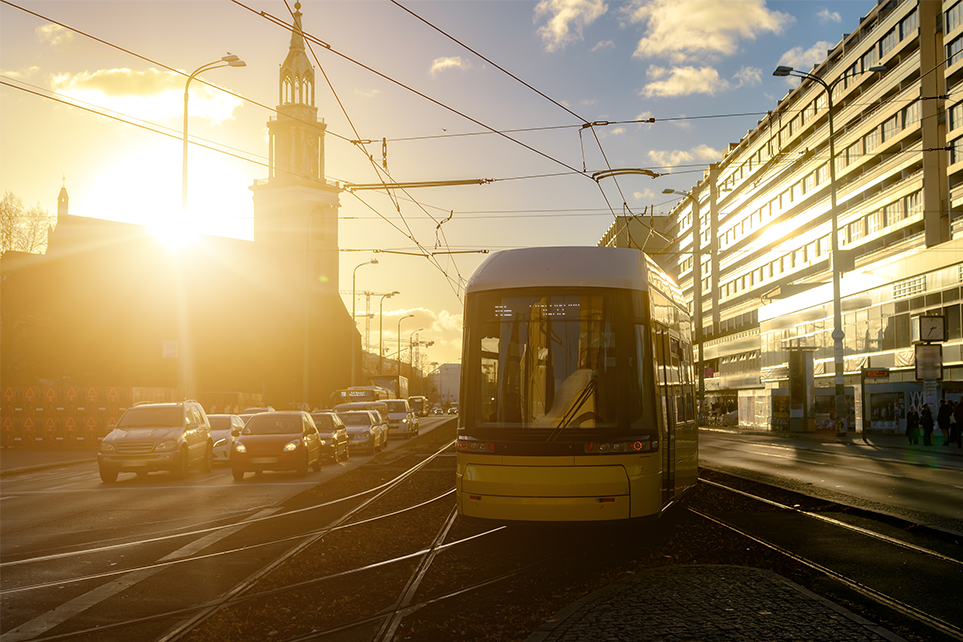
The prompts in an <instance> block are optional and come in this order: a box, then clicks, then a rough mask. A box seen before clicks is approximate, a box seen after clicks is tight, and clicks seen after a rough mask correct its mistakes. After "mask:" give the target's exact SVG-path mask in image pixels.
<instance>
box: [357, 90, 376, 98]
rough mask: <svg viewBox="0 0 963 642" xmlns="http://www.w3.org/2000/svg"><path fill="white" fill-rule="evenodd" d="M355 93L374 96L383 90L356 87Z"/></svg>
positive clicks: (369, 96)
mask: <svg viewBox="0 0 963 642" xmlns="http://www.w3.org/2000/svg"><path fill="white" fill-rule="evenodd" d="M354 93H356V94H358V95H359V96H364V97H365V98H374V97H375V96H377V95H378V94H380V93H381V90H380V89H372V90H371V91H361V90H360V89H355V90H354Z"/></svg>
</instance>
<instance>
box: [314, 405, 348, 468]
mask: <svg viewBox="0 0 963 642" xmlns="http://www.w3.org/2000/svg"><path fill="white" fill-rule="evenodd" d="M311 418H312V419H314V424H315V425H316V426H317V427H318V433H319V434H320V435H321V454H322V455H323V456H324V458H325V459H331V460H333V461H334V463H338V462H339V461H341V460H344V459H347V458H348V456H349V455H348V429H347V428H345V427H344V422H343V421H341V417H339V416H338V415H337V414H336V413H334V412H312V413H311Z"/></svg>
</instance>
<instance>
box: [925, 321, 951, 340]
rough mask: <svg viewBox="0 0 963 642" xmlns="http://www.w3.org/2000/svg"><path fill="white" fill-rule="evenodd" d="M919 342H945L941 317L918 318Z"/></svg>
mask: <svg viewBox="0 0 963 642" xmlns="http://www.w3.org/2000/svg"><path fill="white" fill-rule="evenodd" d="M919 324H920V341H945V340H946V339H945V337H944V336H943V334H944V331H943V328H944V325H943V317H919Z"/></svg>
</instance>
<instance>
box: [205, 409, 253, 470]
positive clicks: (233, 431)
mask: <svg viewBox="0 0 963 642" xmlns="http://www.w3.org/2000/svg"><path fill="white" fill-rule="evenodd" d="M252 416H253V415H252ZM207 418H208V420H210V422H211V439H213V440H214V463H215V464H229V463H230V462H231V448H232V447H233V446H234V439H235V438H236V437H237V436H238V435H240V434H241V431H242V430H244V423H245V422H244V419H242V418H241V416H240V415H208V416H207Z"/></svg>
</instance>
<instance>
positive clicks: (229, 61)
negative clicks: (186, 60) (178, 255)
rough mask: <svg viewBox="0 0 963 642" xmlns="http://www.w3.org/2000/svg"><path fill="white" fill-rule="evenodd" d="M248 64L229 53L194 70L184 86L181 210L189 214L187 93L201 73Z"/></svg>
mask: <svg viewBox="0 0 963 642" xmlns="http://www.w3.org/2000/svg"><path fill="white" fill-rule="evenodd" d="M246 66H247V63H245V62H244V61H243V60H241V59H240V58H238V57H237V56H235V55H234V54H232V53H228V54H227V55H226V56H223V57H222V58H221V59H220V60H215V61H214V62H209V63H207V64H206V65H202V66H201V67H198V68H197V69H196V70H194V73H192V74H191V75H190V76H188V77H187V82H186V83H185V84H184V160H183V163H182V167H181V172H182V175H181V210H182V211H183V212H185V213H186V212H187V101H188V98H189V94H188V93H187V89H188V87H190V86H191V81H192V80H194V77H195V76H197V75H198V74H199V73H201V72H204V71H210V70H211V69H220V68H221V67H246Z"/></svg>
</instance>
